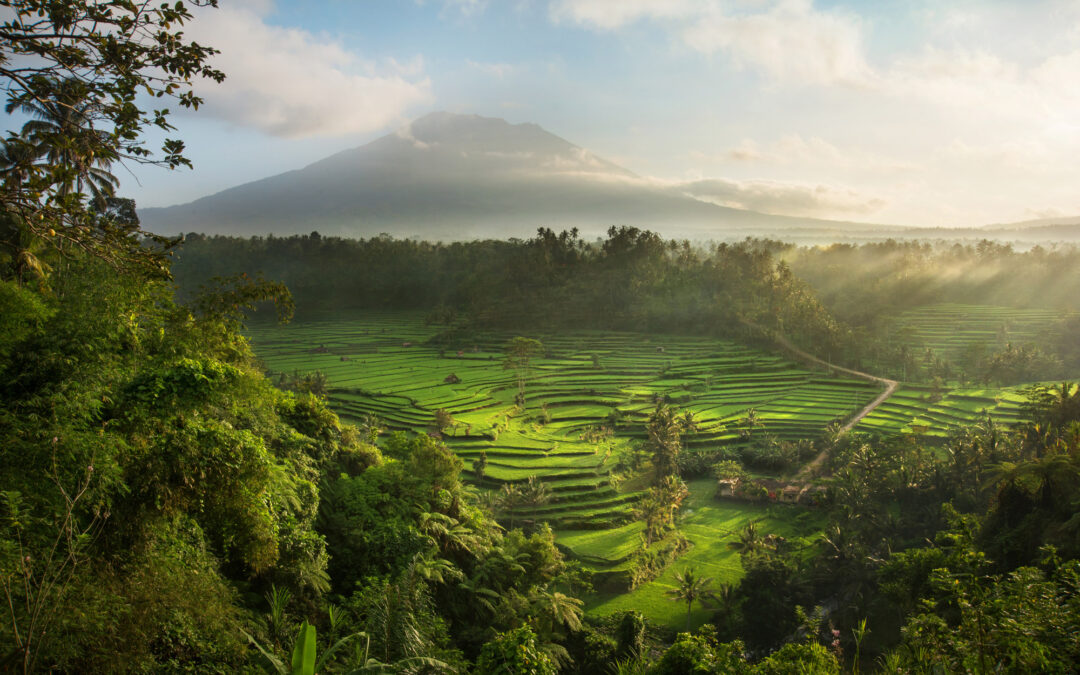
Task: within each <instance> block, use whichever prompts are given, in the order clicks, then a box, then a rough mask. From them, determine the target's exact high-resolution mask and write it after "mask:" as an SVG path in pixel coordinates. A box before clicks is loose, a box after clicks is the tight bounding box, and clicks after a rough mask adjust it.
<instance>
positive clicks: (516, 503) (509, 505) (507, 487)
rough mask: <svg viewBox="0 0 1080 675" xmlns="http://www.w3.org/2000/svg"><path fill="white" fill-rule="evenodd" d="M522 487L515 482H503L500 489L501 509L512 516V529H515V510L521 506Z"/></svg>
mask: <svg viewBox="0 0 1080 675" xmlns="http://www.w3.org/2000/svg"><path fill="white" fill-rule="evenodd" d="M521 502H522V494H521V488H519V487H518V486H517V485H514V484H513V483H503V486H502V489H501V490H499V501H498V504H499V509H500V510H501V511H502V512H503V513H504V514H505V515H507V516H509V518H510V529H511V530H512V529H514V510H515V509H517V508H518V507H520V506H521Z"/></svg>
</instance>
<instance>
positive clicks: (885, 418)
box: [855, 384, 1027, 438]
mask: <svg viewBox="0 0 1080 675" xmlns="http://www.w3.org/2000/svg"><path fill="white" fill-rule="evenodd" d="M1023 389H1024V388H1023V387H1007V388H1004V389H985V388H982V389H951V390H947V391H935V390H934V389H933V388H932V387H929V386H919V385H914V384H904V385H901V386H900V388H899V389H898V390H897V391H896V393H895V394H893V395H892V396H891V397H889V400H887V401H885V402H884V403H882V404H881V405H880V406H878V407H877V408H876V409H875V410H874V411H873V412H872V413H870V414H869V415H867V416H866V417H864V418H863V419H862V421H861V422H859V424H858V426H856V427H855V430H856V431H866V432H878V433H883V434H892V433H903V434H917V435H920V436H925V437H928V438H944V437H946V436H948V435H949V433H950V432H951V431H953V430H955V429H957V428H958V427H961V426H968V425H971V424H977V423H979V422H981V421H983V420H985V419H986V417H987V416H990V417H992V418H993V419H994V421H995V422H1000V423H1004V424H1010V423H1014V422H1019V421H1021V420H1022V419H1023V413H1024V405H1025V403H1026V401H1027V397H1026V396H1025V395H1024V393H1023Z"/></svg>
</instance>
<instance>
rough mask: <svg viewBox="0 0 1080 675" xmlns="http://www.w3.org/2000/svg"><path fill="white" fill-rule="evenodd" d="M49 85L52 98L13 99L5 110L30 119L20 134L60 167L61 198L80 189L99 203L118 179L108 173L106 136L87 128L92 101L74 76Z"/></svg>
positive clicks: (93, 108)
mask: <svg viewBox="0 0 1080 675" xmlns="http://www.w3.org/2000/svg"><path fill="white" fill-rule="evenodd" d="M52 88H53V89H54V91H55V96H53V97H52V98H49V99H36V100H30V99H18V100H15V101H12V102H10V103H8V105H7V106H6V110H7V112H8V113H11V112H14V111H16V110H17V111H19V112H21V113H23V114H25V115H28V116H29V117H31V118H32V119H31V120H30V121H29V122H27V123H26V124H24V125H23V128H22V131H21V134H20V135H21V136H22V138H23V139H25V140H26V141H27V142H29V144H30V147H31V148H33V154H34V155H35V157H36V159H37V160H38V161H41V160H44V163H45V165H47V166H49V167H52V168H54V170H55V169H57V168H58V169H60V170H61V171H63V173H60V174H58V177H59V179H60V180H59V193H60V195H61V196H65V195H67V194H69V193H70V192H71V191H72V190H74V191H75V192H83V191H84V190H85V191H88V192H89V193H90V196H91V198H92V200H93V202H94V203H95V204H97V205H98V206H104V204H105V199H106V198H107V197H110V196H112V194H113V191H114V189H115V187H116V186H117V185H118V184H119V182H120V181H119V180H117V178H116V176H114V175H112V174H111V173H109V171H108V167H109V166H110V165H111V164H112V162H114V161H115V160H116V159H117V156H116V153H115V151H114V150H112V149H111V145H112V144H111V143H110V142H109V138H108V134H107V133H106V132H104V131H101V130H98V129H95V128H94V126H93V122H94V117H95V115H96V114H97V111H98V110H99V106H98V103H97V102H96V101H94V100H91V99H89V98H87V94H88V92H87V87H86V85H85V84H84V83H82V82H80V81H78V80H54V81H53V82H52Z"/></svg>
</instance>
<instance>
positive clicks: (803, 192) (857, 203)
mask: <svg viewBox="0 0 1080 675" xmlns="http://www.w3.org/2000/svg"><path fill="white" fill-rule="evenodd" d="M679 187H680V189H681V190H682V191H683V192H685V193H686V194H688V195H690V196H692V197H696V198H698V199H701V200H703V201H708V202H712V203H714V204H719V205H721V206H729V207H733V208H738V209H749V210H751V211H759V212H762V213H772V214H776V215H785V216H804V217H818V218H837V217H850V216H866V215H870V214H873V213H876V212H878V211H880V210H881V209H882V208H883V207H884V206H885V204H886V202H885V200H883V199H880V198H877V197H868V196H866V195H863V194H861V193H859V192H858V191H856V190H854V189H852V188H848V187H836V186H831V185H807V184H803V183H783V182H778V181H735V180H726V179H723V178H711V179H706V180H699V181H693V182H690V183H684V184H683V185H681V186H679Z"/></svg>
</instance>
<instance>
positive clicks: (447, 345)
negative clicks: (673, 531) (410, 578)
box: [249, 311, 1026, 628]
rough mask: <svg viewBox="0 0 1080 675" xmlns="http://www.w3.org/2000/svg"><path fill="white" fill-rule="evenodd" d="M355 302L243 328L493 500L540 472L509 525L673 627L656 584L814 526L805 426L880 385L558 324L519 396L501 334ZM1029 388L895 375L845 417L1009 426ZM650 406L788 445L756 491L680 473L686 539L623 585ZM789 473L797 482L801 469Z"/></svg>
mask: <svg viewBox="0 0 1080 675" xmlns="http://www.w3.org/2000/svg"><path fill="white" fill-rule="evenodd" d="M348 314H349V313H346V316H348ZM352 314H353V316H350V317H349V318H341V319H319V320H309V321H304V322H300V323H297V324H294V325H285V326H278V325H274V326H268V325H265V324H262V325H260V324H256V326H255V327H253V328H251V329H249V334H250V337H251V340H252V342H253V345H254V347H255V350H256V353H257V355H258V356H259V358H260V359H261V360H262V362H263V363H264V364H265V367H266V368H267V370H268V373H269V374H270V375H271V376H272V377H273V376H274V375H277V376H283V375H289V374H292V375H294V376H295V375H303V374H310V373H314V372H318V373H321V374H322V375H325V380H326V381H325V388H326V392H327V396H328V400H329V402H330V405H331V407H332V408H333V409H334V410H335V411H336V412H337V413H338V415H339V416H340V417H341V419H342V420H343V421H344V422H348V423H352V424H358V425H361V426H366V425H370V424H372V423H375V424H378V425H380V426H381V427H382V428H383V429H384V430H387V431H399V432H409V433H430V434H435V435H437V436H439V437H440V438H441V440H442V441H443V442H445V443H446V444H447V445H448V446H449V447H450V448H451V449H452V450H453V451H454V452H455V453H456V454H457V455H458V456H459V457H461V458H462V460H464V470H465V473H466V474H467V475H468V476H469V477H470V479H471V482H472V483H473V484H474V485H475V486H476V487H478V488H480V489H482V490H485V491H489V492H490V493H492V494H493V495H494V494H497V492H498V490H499V489H500V488H501V487H502V486H504V485H524V484H527V483H529V482H530V481H533V482H534V483H535V482H539V483H540V484H542V486H543V488H544V490H545V491H546V493H547V494H546V495H545V496H544V498H543V499H541V500H540V501H539V502H534V503H531V504H530V503H528V501H529V500H527V499H525V500H522V502H523V503H509V504H504V508H503V511H502V515H503V518H504V519H505V520H506V522H507V523H508V524H509V525H511V526H512V525H514V524H517V525H521V524H524V523H529V522H533V523H537V522H542V521H546V522H547V523H549V524H550V525H551V526H552V527H553V528H554V529H555V530H556V536H557V541H558V543H559V545H560V546H561V547H563V548H564V550H566V551H567V552H568V553H569V554H570V555H571V556H573V557H574V558H575V559H577V560H579V561H580V562H581V563H582V565H583V566H584V567H585V568H586V569H588V570H589V571H591V572H593V573H594V574H596V577H595V578H596V579H597V584H596V585H597V587H598V592H597V593H595V594H593V595H592V596H590V598H589V607H590V608H591V610H592V611H595V612H600V613H604V612H613V611H617V610H619V609H629V608H639V609H642V610H643V611H646V613H647V615H648V616H649V618H651V619H653V620H655V621H658V622H660V623H662V624H664V625H668V626H671V627H672V628H679V627H680V626H682V624H683V622H684V618H683V616H682V614H681V613H680V612H681V610H680V608H679V607H678V606H676V605H674V604H672V603H671V602H669V601H668V600H667V598H666V597H664V591H665V590H666V589H669V588H671V587H672V584H673V583H674V582H673V580H672V577H673V575H674V574H675V573H676V572H678V571H680V570H681V569H684V568H686V567H691V566H693V567H697V568H699V569H703V570H708V571H709V573H710V574H711V576H713V577H714V578H716V579H719V580H721V581H732V582H733V581H736V580H737V579H738V578H739V577H740V575H741V571H742V570H741V567H740V565H739V555H738V553H737V552H736V551H735V550H733V549H731V548H728V543H729V542H732V541H735V540H737V539H738V535H739V532H740V531H741V530H743V529H744V528H745V527H746V526H747V524H749V523H758V524H759V526H760V528H761V529H762V531H763V532H764V533H766V534H774V535H778V536H782V537H785V538H788V539H789V540H791V541H794V542H798V541H800V540H802V539H805V540H806V542H807V543H809V542H811V541H812V540H813V539H815V538H816V537H818V536H820V526H821V520H820V518H817V517H816V514H815V513H814V511H813V510H808V509H806V508H800V507H796V506H791V505H786V504H781V503H780V502H781V501H782V500H783V495H782V494H781V493H782V491H783V488H784V487H785V486H788V485H790V484H791V483H790V481H791V480H792V479H793V477H794V476H796V474H798V473H799V469H800V468H801V467H802V466H804V465H805V464H806V462H808V461H809V460H810V459H811V458H812V456H813V455H815V454H816V450H814V447H813V445H812V444H810V443H808V441H807V440H806V439H815V438H820V437H822V436H823V435H825V434H826V433H827V432H828V431H829V430H830V429H829V428H830V425H832V432H833V433H836V432H837V431H836V430H837V427H839V426H840V425H842V424H843V423H844V422H845V421H847V420H848V419H851V418H853V417H854V415H855V414H856V413H857V412H858V411H860V410H861V409H862V408H863V407H864V406H866V405H867V404H869V403H870V402H871V401H872V400H873V399H874V398H875V397H876V396H877V395H878V394H879V392H880V391H881V390H882V387H881V386H880V385H879V384H876V383H873V382H868V381H866V380H865V379H861V378H858V377H854V376H849V375H844V374H831V372H830V369H828V368H826V367H822V366H821V365H819V364H818V363H809V364H800V363H797V362H795V361H793V360H792V358H794V357H791V356H784V355H783V354H782V352H780V351H778V350H772V351H766V350H762V349H756V348H751V347H746V346H742V345H740V344H737V343H735V342H733V341H731V340H725V339H713V338H703V337H687V336H675V335H666V334H642V333H630V332H613V331H596V330H594V331H565V332H559V333H556V334H537V335H535V336H534V337H535V338H537V339H539V341H540V342H541V343H542V345H543V354H542V355H538V358H536V359H535V360H534V361H533V362H532V363H531V364H530V365H529V373H528V374H527V379H526V382H525V396H524V405H520V404H519V402H520V399H517V400H516V394H517V391H518V388H517V374H516V373H515V372H514V371H513V369H511V368H508V367H507V364H506V356H505V353H504V349H505V346H506V343H507V341H508V340H510V339H511V338H512V337H513V334H512V333H501V332H494V331H492V332H485V333H480V334H477V335H473V336H470V337H469V338H468V339H458V340H456V341H455V340H454V339H451V340H450V341H447V340H446V339H444V338H443V337H441V333H442V329H441V327H440V326H438V325H428V324H427V323H426V322H425V317H424V315H423V314H421V313H408V312H387V311H372V312H364V313H352ZM1025 400H1026V398H1025V396H1024V395H1023V394H1022V393H1020V392H1019V391H1018V390H1010V389H989V388H984V389H960V388H952V389H949V390H947V391H944V392H942V391H938V390H935V389H934V388H933V387H930V386H927V385H918V384H905V385H902V386H901V387H900V389H899V390H898V391H897V392H896V393H894V394H893V395H891V396H890V397H889V398H888V399H887V400H886V401H885V402H884V403H882V404H881V405H880V406H879V407H877V408H876V409H875V410H873V411H872V412H870V413H869V414H868V415H867V416H866V417H865V418H864V419H862V420H861V421H860V422H859V424H858V425H857V426H856V427H855V429H856V430H857V431H860V432H862V431H866V432H878V433H884V434H920V435H924V436H925V437H927V438H944V437H945V436H946V435H947V434H948V433H949V431H950V430H951V429H955V428H957V427H959V426H961V425H964V424H969V423H977V422H979V421H982V420H985V419H987V417H988V416H989V417H990V418H993V419H995V420H998V421H1000V422H1002V423H1009V422H1014V421H1018V420H1020V419H1021V408H1022V406H1023V404H1024V402H1025ZM657 401H665V402H667V403H670V404H671V405H672V406H673V407H675V408H676V409H678V410H679V411H680V412H683V413H689V414H690V415H691V417H692V420H693V425H692V427H691V428H690V429H689V430H688V431H687V432H686V434H685V435H684V437H683V444H684V446H685V448H686V452H688V453H699V454H702V455H711V456H710V457H709V460H710V461H716V457H717V453H719V454H720V455H721V456H725V457H733V458H740V457H741V458H742V459H743V461H744V462H747V459H748V457H747V456H746V453H745V451H746V449H747V448H751V447H753V446H755V445H758V446H760V445H761V443H762V442H764V444H766V445H767V446H770V447H772V448H776V446H777V445H783V446H785V448H786V450H787V453H788V454H787V455H783V454H780V453H777V454H780V456H779V457H771V458H770V457H763V458H760V457H759V458H758V462H757V464H756V468H755V470H754V471H753V475H754V477H755V478H759V479H763V481H764V483H765V484H766V485H771V486H772V487H773V489H771V490H769V491H768V493H766V494H762V495H761V497H760V498H759V499H743V500H733V499H723V500H722V499H717V498H715V494H716V491H717V484H716V480H715V479H711V478H699V479H697V480H690V481H688V488H689V490H690V497H689V499H688V501H687V504H686V506H687V509H686V511H685V513H684V515H683V516H682V521H681V523H680V527H681V529H682V530H683V532H684V533H685V535H686V538H687V540H688V541H689V543H690V545H691V548H690V550H689V551H687V552H686V553H685V554H683V555H681V556H679V557H678V558H677V559H676V561H675V563H674V564H673V565H671V566H669V567H667V568H666V569H665V570H664V571H663V574H662V575H661V576H660V577H658V578H657V579H655V580H649V581H646V582H645V583H643V584H641V585H640V586H636V585H635V584H634V583H633V582H632V581H631V580H630V568H631V566H632V564H631V560H632V558H633V555H634V554H635V553H636V552H638V551H639V550H640V549H641V548H642V546H643V536H642V530H643V525H642V523H641V522H636V521H635V519H634V517H633V514H632V510H633V507H634V504H635V502H637V501H638V500H639V499H640V498H641V497H642V495H643V494H644V489H645V488H646V487H647V485H646V484H645V483H644V482H642V481H641V480H634V481H628V482H620V481H619V478H620V475H619V474H620V471H621V470H622V471H625V468H626V467H623V466H620V460H621V461H626V457H627V456H629V455H632V454H633V449H634V448H635V446H637V445H639V444H640V443H641V442H642V440H643V439H644V438H645V427H646V424H647V420H648V417H649V414H650V413H651V412H652V411H653V409H654V408H655V406H656V403H657ZM740 451H743V452H742V454H740ZM762 454H764V453H762ZM481 456H483V458H484V459H483V460H480V458H481ZM753 457H757V455H756V454H755V455H752V456H751V457H750V458H749V461H748V462H747V463H748V464H749V465H751V466H754V465H755V462H754V458H753ZM478 461H482V462H483V468H482V469H481V471H482V475H478V474H477V462H478ZM798 485H799V491H800V492H801V493H805V492H806V487H807V484H806V482H805V481H799V483H798ZM802 496H803V497H804V498H805V495H802ZM629 588H633V590H632V591H631V592H629V593H626V591H627V590H628V589H629ZM707 615H708V612H706V610H705V609H704V608H699V609H698V612H697V613H696V616H697V620H699V621H704V620H705V618H706V617H707Z"/></svg>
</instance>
